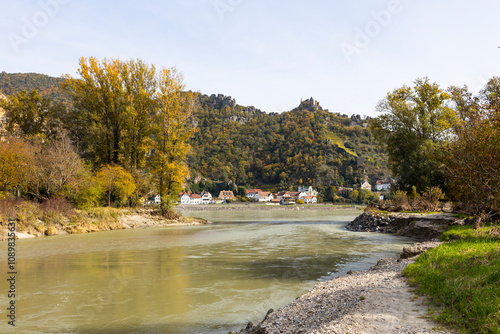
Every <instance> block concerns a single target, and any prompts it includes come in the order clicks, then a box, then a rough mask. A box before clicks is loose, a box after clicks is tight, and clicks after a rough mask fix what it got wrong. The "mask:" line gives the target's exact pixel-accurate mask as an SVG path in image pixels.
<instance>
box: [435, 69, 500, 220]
mask: <svg viewBox="0 0 500 334" xmlns="http://www.w3.org/2000/svg"><path fill="white" fill-rule="evenodd" d="M450 91H451V93H452V96H453V100H454V102H455V105H456V108H457V111H458V114H459V115H460V119H459V121H458V122H457V124H456V125H455V127H454V136H452V137H451V140H450V143H449V145H448V147H447V150H446V151H445V152H446V155H445V156H446V166H447V169H446V170H447V176H448V177H449V179H450V182H451V188H452V189H453V191H452V194H453V196H454V197H455V199H456V200H458V201H459V202H460V203H461V204H462V209H463V210H465V211H467V212H468V213H471V214H474V215H476V216H480V215H482V214H485V215H487V216H488V215H491V214H494V213H499V212H500V186H499V185H500V173H499V171H500V103H499V101H500V78H498V77H494V78H492V79H491V80H489V82H488V83H487V84H486V86H485V88H484V89H483V90H482V91H481V92H480V95H479V96H473V95H472V94H471V93H470V92H468V90H467V87H464V88H457V87H452V88H451V89H450Z"/></svg>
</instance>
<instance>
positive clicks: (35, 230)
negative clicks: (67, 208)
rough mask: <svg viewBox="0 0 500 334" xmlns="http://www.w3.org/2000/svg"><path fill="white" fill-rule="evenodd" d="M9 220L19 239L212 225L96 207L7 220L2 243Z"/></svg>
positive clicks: (148, 212) (1, 225) (0, 231)
mask: <svg viewBox="0 0 500 334" xmlns="http://www.w3.org/2000/svg"><path fill="white" fill-rule="evenodd" d="M9 221H10V222H16V236H17V238H19V239H26V238H38V237H45V236H54V235H64V234H83V233H94V232H102V231H112V230H122V229H132V228H149V227H169V226H195V225H204V224H210V222H208V221H206V220H204V219H201V218H193V217H183V216H179V217H178V218H175V219H164V218H161V217H159V216H158V215H156V214H155V213H154V212H153V211H152V210H143V209H139V210H129V209H112V208H96V209H91V210H87V211H81V210H73V211H71V212H66V213H60V214H54V213H52V215H50V216H49V217H47V216H41V215H40V216H37V215H34V214H33V215H30V216H29V217H18V218H17V219H14V218H10V219H4V220H2V221H0V241H5V240H7V233H8V230H7V224H8V222H9Z"/></svg>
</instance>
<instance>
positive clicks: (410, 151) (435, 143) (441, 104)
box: [370, 78, 456, 192]
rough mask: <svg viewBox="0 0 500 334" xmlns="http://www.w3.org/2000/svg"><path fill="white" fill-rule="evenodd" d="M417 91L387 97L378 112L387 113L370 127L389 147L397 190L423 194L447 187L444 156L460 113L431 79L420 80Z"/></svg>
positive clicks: (401, 91)
mask: <svg viewBox="0 0 500 334" xmlns="http://www.w3.org/2000/svg"><path fill="white" fill-rule="evenodd" d="M414 84H415V86H414V87H413V88H411V87H408V86H403V87H402V88H399V89H396V90H394V91H393V92H390V93H388V94H387V97H386V98H385V99H384V100H382V101H381V102H380V103H379V104H378V106H377V110H378V111H380V112H383V113H384V114H383V115H380V116H379V117H377V118H376V119H374V120H372V121H371V123H370V125H371V128H372V130H373V132H374V135H375V138H376V139H377V140H378V141H379V142H380V143H381V144H382V145H384V146H386V147H387V152H388V156H389V165H390V168H391V170H392V173H393V175H394V176H395V177H396V178H397V187H398V188H399V189H402V190H405V191H409V190H410V189H411V187H412V186H413V185H415V186H416V187H417V190H418V191H419V192H423V191H424V190H425V189H426V188H428V187H432V186H439V187H441V188H442V189H444V188H445V183H446V182H445V177H444V171H443V169H442V165H443V164H442V161H441V159H440V157H441V155H440V154H438V153H439V152H440V151H441V149H442V146H443V143H444V141H445V140H446V139H447V138H449V136H450V134H451V127H452V125H453V124H454V123H455V120H456V113H455V111H454V110H453V109H452V108H450V107H448V106H447V105H446V103H447V102H448V100H449V98H450V94H448V93H446V92H444V91H443V90H442V89H441V88H440V87H439V86H438V85H437V84H436V83H430V81H429V79H428V78H423V79H417V80H415V82H414Z"/></svg>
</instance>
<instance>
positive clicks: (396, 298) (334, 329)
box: [240, 259, 453, 334]
mask: <svg viewBox="0 0 500 334" xmlns="http://www.w3.org/2000/svg"><path fill="white" fill-rule="evenodd" d="M412 261H413V260H411V259H407V260H396V259H382V260H380V261H379V262H378V263H377V265H375V266H374V267H372V268H371V269H370V270H367V271H363V272H353V273H350V274H348V275H345V276H341V277H336V278H334V279H333V280H331V281H328V282H323V283H319V284H317V285H316V286H315V287H314V289H312V290H311V291H309V292H307V293H306V294H304V295H302V296H301V297H299V298H298V299H296V300H295V301H294V302H292V303H291V304H289V305H287V306H286V307H284V308H282V309H280V310H277V311H276V312H273V313H271V314H268V316H267V317H266V319H265V320H264V321H263V322H262V323H261V324H260V325H259V326H255V327H253V328H251V326H247V329H245V330H242V331H241V332H240V333H262V334H275V333H308V334H320V333H349V334H355V333H366V334H372V333H373V334H380V333H405V334H407V333H453V332H444V331H438V330H435V328H436V327H437V325H436V324H435V323H433V322H431V321H429V320H427V319H425V318H424V316H425V314H426V312H427V307H426V306H424V305H423V304H422V303H423V301H422V300H421V299H420V298H419V297H416V296H415V295H414V294H413V293H411V292H410V287H409V286H408V284H407V283H406V281H405V279H404V278H403V277H402V276H401V271H402V270H403V269H404V268H405V267H406V266H407V265H408V264H409V263H410V262H412Z"/></svg>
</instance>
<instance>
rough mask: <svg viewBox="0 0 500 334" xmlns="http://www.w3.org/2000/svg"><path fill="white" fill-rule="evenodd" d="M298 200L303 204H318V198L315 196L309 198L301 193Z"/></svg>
mask: <svg viewBox="0 0 500 334" xmlns="http://www.w3.org/2000/svg"><path fill="white" fill-rule="evenodd" d="M299 199H301V200H303V201H304V203H305V204H315V203H318V198H317V197H316V196H311V195H309V194H307V193H305V192H301V193H300V194H299Z"/></svg>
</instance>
